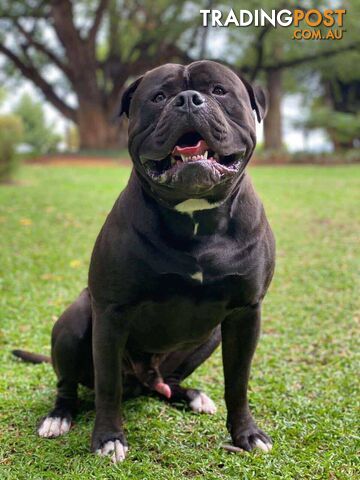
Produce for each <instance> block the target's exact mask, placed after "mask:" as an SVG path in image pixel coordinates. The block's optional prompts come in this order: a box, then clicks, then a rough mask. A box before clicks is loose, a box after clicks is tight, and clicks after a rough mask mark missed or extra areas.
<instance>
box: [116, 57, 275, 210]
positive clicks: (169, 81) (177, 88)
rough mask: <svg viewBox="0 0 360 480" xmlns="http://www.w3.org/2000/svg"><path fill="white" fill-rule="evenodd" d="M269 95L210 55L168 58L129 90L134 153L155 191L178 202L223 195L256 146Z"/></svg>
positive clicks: (125, 106)
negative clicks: (182, 60)
mask: <svg viewBox="0 0 360 480" xmlns="http://www.w3.org/2000/svg"><path fill="white" fill-rule="evenodd" d="M265 110H266V107H265V95H264V92H263V91H262V90H261V89H260V88H259V87H252V86H251V85H250V84H248V83H247V82H246V81H245V80H243V79H241V78H239V77H238V76H237V75H236V74H235V73H234V72H232V71H231V70H230V69H229V68H227V67H225V66H223V65H221V64H219V63H216V62H212V61H206V60H205V61H198V62H194V63H191V64H190V65H187V66H183V65H177V64H166V65H163V66H161V67H158V68H155V69H153V70H151V71H149V72H147V73H146V74H145V75H144V76H143V77H141V78H139V79H137V80H136V81H135V82H134V83H132V84H131V85H130V86H129V87H128V89H127V90H126V91H125V92H124V94H123V98H122V104H121V113H126V114H127V116H128V117H129V151H130V155H131V157H132V159H133V162H134V166H135V168H136V170H137V171H138V173H139V174H140V175H141V178H142V180H143V181H145V182H146V183H147V186H149V187H150V189H151V191H152V192H155V193H156V195H157V196H158V197H160V198H161V199H162V200H164V201H166V202H168V203H170V204H172V205H174V204H176V203H178V202H182V201H184V200H187V199H189V198H203V199H207V200H208V201H209V202H210V203H214V202H219V201H223V200H224V199H225V198H226V197H227V195H229V193H230V192H231V191H232V189H233V187H234V185H236V184H237V181H238V179H239V178H240V176H241V174H242V172H243V170H244V168H245V166H246V164H247V163H248V161H249V159H250V157H251V154H252V152H253V150H254V148H255V144H256V133H255V119H254V115H253V111H255V112H256V115H257V119H258V120H259V121H260V120H261V119H262V118H263V117H264V115H265Z"/></svg>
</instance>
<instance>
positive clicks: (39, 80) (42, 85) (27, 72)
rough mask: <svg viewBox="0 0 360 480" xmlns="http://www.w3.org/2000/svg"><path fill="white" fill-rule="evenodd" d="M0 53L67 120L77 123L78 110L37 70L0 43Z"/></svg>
mask: <svg viewBox="0 0 360 480" xmlns="http://www.w3.org/2000/svg"><path fill="white" fill-rule="evenodd" d="M0 53H3V54H4V55H5V56H6V57H7V58H8V59H9V60H10V61H11V62H12V63H13V64H14V65H15V66H16V67H17V68H18V69H19V70H20V72H21V73H22V74H23V75H24V76H25V77H26V78H28V79H29V80H31V81H32V82H33V83H34V84H35V85H36V86H37V87H38V88H39V89H40V90H41V91H42V93H43V94H44V95H45V97H46V99H47V100H48V101H49V102H50V103H52V105H53V106H54V107H55V108H56V109H57V110H59V112H61V113H62V114H63V115H64V116H65V117H66V118H68V119H69V120H72V121H73V122H76V120H77V116H76V110H75V109H74V108H72V107H69V105H67V104H66V103H65V102H64V101H63V100H61V98H60V97H59V96H58V95H57V94H56V93H55V91H54V89H53V87H52V85H50V84H49V83H48V82H47V81H46V80H45V79H44V78H43V77H42V76H41V75H40V73H39V72H38V71H37V70H36V68H35V67H34V66H33V65H27V64H25V63H24V62H23V61H22V60H21V59H20V58H19V57H18V56H17V55H16V54H15V53H14V52H12V51H11V50H10V49H8V48H7V47H6V46H5V45H4V44H1V43H0Z"/></svg>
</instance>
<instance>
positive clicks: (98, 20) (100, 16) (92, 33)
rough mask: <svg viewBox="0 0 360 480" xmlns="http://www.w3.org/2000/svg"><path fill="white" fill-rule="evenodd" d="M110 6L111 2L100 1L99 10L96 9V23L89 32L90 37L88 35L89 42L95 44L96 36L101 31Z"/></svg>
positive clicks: (107, 0)
mask: <svg viewBox="0 0 360 480" xmlns="http://www.w3.org/2000/svg"><path fill="white" fill-rule="evenodd" d="M108 4H109V0H100V1H99V5H98V8H97V9H96V12H95V18H94V22H93V24H92V26H91V28H90V30H89V35H88V40H89V41H90V42H91V43H92V44H95V40H96V35H97V32H98V30H99V27H100V24H101V21H102V19H103V16H104V12H105V10H106V9H107V7H108Z"/></svg>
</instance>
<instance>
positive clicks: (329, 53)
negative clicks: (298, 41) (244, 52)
mask: <svg viewBox="0 0 360 480" xmlns="http://www.w3.org/2000/svg"><path fill="white" fill-rule="evenodd" d="M359 46H360V42H353V43H350V44H348V45H344V46H343V47H339V48H337V49H336V50H323V51H321V52H316V53H313V54H312V55H307V56H305V57H301V58H293V59H291V60H283V61H281V62H278V63H275V64H268V65H266V64H265V65H263V66H262V67H261V68H260V69H261V70H266V71H268V70H278V69H282V68H290V67H297V66H298V65H302V64H303V63H307V62H313V61H314V60H318V59H320V58H324V57H333V56H334V55H337V54H338V53H342V52H347V51H349V50H356V49H357V48H359Z"/></svg>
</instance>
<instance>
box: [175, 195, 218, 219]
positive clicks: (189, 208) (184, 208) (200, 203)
mask: <svg viewBox="0 0 360 480" xmlns="http://www.w3.org/2000/svg"><path fill="white" fill-rule="evenodd" d="M220 204H221V202H218V203H209V202H208V201H207V200H204V199H203V198H189V200H185V202H181V203H178V204H177V205H176V206H175V210H177V211H178V212H181V213H189V214H190V215H191V214H192V213H193V212H196V211H197V210H209V209H211V208H216V207H218V206H219V205H220Z"/></svg>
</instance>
